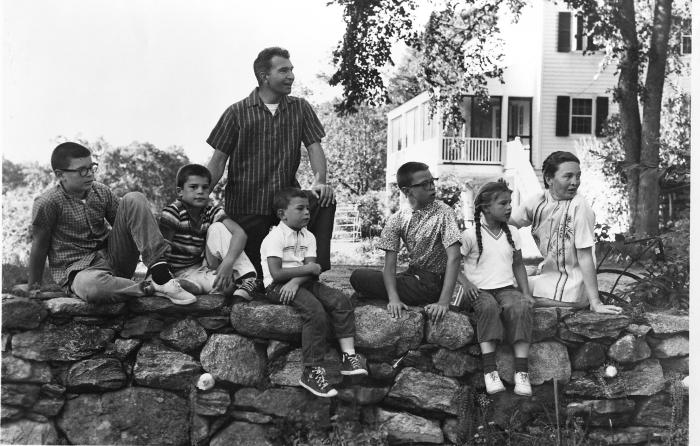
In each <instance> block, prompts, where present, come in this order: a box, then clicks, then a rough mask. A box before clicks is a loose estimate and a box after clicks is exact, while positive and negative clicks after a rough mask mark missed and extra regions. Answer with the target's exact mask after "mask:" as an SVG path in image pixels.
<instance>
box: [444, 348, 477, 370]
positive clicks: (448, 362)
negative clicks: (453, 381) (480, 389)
mask: <svg viewBox="0 0 700 446" xmlns="http://www.w3.org/2000/svg"><path fill="white" fill-rule="evenodd" d="M433 365H434V366H435V368H436V369H438V370H440V371H441V372H442V374H443V375H445V376H453V377H460V376H464V375H465V374H467V373H474V372H475V371H476V370H478V368H479V361H478V360H477V359H476V358H475V357H473V356H472V355H470V354H469V353H467V350H466V349H459V350H449V349H446V348H441V349H438V350H437V351H436V352H435V353H433Z"/></svg>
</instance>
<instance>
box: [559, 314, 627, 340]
mask: <svg viewBox="0 0 700 446" xmlns="http://www.w3.org/2000/svg"><path fill="white" fill-rule="evenodd" d="M564 323H565V324H566V327H567V328H568V329H569V330H570V331H571V332H572V333H574V334H577V335H580V336H583V337H585V338H589V339H598V338H617V337H618V336H619V334H620V332H621V331H622V330H623V329H625V328H626V327H627V326H628V325H629V323H630V318H629V317H628V316H624V315H612V314H601V313H593V312H591V311H579V312H578V313H576V314H574V315H571V316H569V317H567V318H565V319H564Z"/></svg>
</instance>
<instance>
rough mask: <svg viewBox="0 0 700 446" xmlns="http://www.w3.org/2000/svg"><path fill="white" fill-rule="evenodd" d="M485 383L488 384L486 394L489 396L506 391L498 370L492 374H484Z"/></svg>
mask: <svg viewBox="0 0 700 446" xmlns="http://www.w3.org/2000/svg"><path fill="white" fill-rule="evenodd" d="M484 382H485V383H486V393H488V394H489V395H493V394H494V393H498V392H503V391H504V390H506V388H505V386H504V385H503V382H501V377H500V376H498V372H497V371H496V370H494V371H493V372H490V373H484Z"/></svg>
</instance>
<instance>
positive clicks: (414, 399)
mask: <svg viewBox="0 0 700 446" xmlns="http://www.w3.org/2000/svg"><path fill="white" fill-rule="evenodd" d="M461 390H462V388H461V386H460V385H459V383H458V382H457V381H456V380H455V379H452V378H447V377H444V376H440V375H436V374H434V373H423V372H421V371H419V370H417V369H414V368H412V367H408V368H405V369H403V370H402V371H401V373H399V375H398V376H397V377H396V380H395V381H394V385H393V386H392V387H391V390H390V391H389V394H388V395H387V398H386V400H385V402H387V403H390V404H392V405H394V406H397V407H401V408H405V409H422V410H426V411H431V412H440V413H447V414H451V415H457V414H458V411H459V395H460V393H461Z"/></svg>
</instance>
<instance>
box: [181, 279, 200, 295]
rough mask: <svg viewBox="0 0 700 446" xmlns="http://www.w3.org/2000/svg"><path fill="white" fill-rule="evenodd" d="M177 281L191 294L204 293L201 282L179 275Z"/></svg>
mask: <svg viewBox="0 0 700 446" xmlns="http://www.w3.org/2000/svg"><path fill="white" fill-rule="evenodd" d="M175 280H177V282H178V283H179V284H180V286H181V287H182V289H183V290H185V291H187V292H188V293H190V294H195V295H196V294H204V290H203V289H202V287H201V286H199V284H198V283H197V282H195V281H193V280H190V279H186V278H184V277H179V278H177V279H175Z"/></svg>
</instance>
